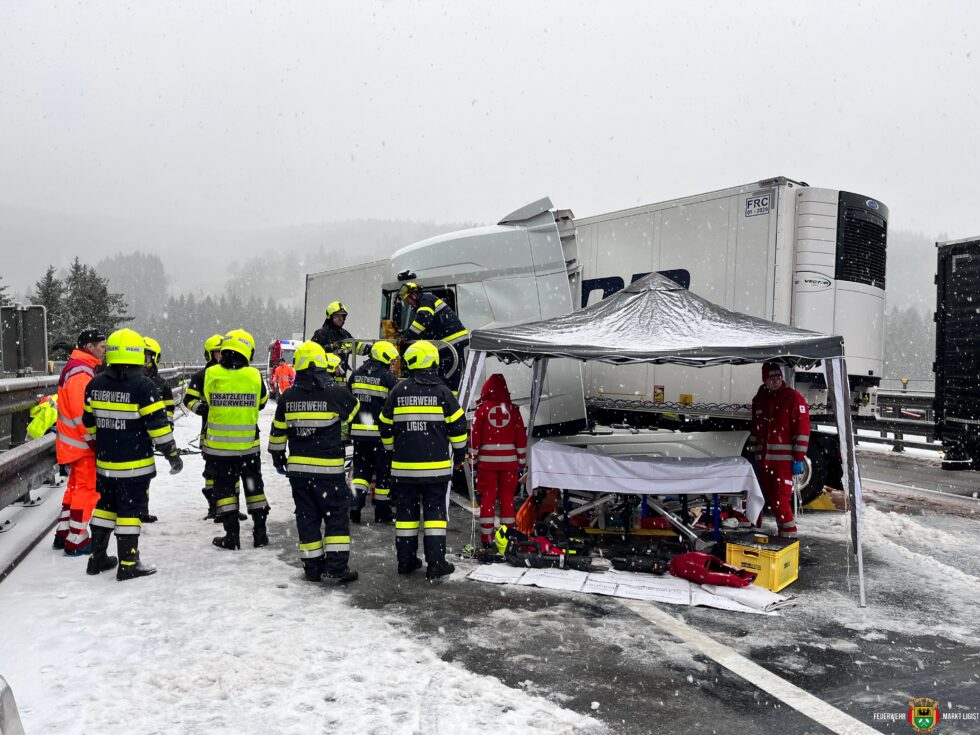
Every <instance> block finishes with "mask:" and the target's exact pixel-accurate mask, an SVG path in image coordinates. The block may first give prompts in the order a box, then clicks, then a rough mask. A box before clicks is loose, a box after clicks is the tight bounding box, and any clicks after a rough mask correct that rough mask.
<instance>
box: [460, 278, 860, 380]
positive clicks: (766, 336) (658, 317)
mask: <svg viewBox="0 0 980 735" xmlns="http://www.w3.org/2000/svg"><path fill="white" fill-rule="evenodd" d="M470 349H471V350H473V351H474V352H488V353H491V354H494V355H496V356H497V357H499V358H501V359H503V360H505V361H508V362H513V361H516V360H520V361H522V362H529V361H531V360H534V359H536V358H542V357H567V358H573V359H577V360H598V361H601V362H609V363H638V362H651V363H665V362H670V363H676V364H681V365H692V366H698V367H704V366H707V365H723V364H729V365H731V364H735V365H741V364H745V363H753V362H764V361H766V360H777V361H780V362H784V363H787V364H797V363H801V362H802V363H815V362H817V361H819V360H823V359H828V358H834V357H843V356H844V341H843V339H842V338H841V337H837V336H830V335H826V334H819V333H817V332H811V331H808V330H806V329H797V328H795V327H790V326H786V325H784V324H776V323H775V322H770V321H766V320H765V319H760V318H758V317H753V316H748V315H746V314H739V313H737V312H734V311H729V310H728V309H725V308H722V307H720V306H718V305H716V304H712V303H711V302H710V301H707V300H706V299H703V298H701V297H700V296H696V295H695V294H693V293H691V292H690V291H688V290H687V289H685V288H682V287H681V286H679V285H677V284H676V283H674V282H673V281H671V280H670V279H668V278H665V277H664V276H662V275H660V274H658V273H651V274H649V275H647V276H645V277H643V278H641V279H640V280H638V281H636V282H635V283H632V284H630V285H629V286H627V287H626V288H624V289H623V290H621V291H619V292H618V293H616V294H615V295H613V296H610V297H609V298H607V299H603V300H602V301H600V302H599V303H597V304H594V305H592V306H590V307H588V308H585V309H581V310H579V311H574V312H572V313H570V314H564V315H562V316H558V317H553V318H551V319H544V320H542V321H536V322H530V323H528V324H518V325H516V326H510V327H504V328H498V329H475V330H473V332H472V334H471V338H470Z"/></svg>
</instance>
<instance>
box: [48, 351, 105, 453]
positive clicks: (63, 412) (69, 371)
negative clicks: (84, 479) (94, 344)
mask: <svg viewBox="0 0 980 735" xmlns="http://www.w3.org/2000/svg"><path fill="white" fill-rule="evenodd" d="M99 362H100V360H99V359H98V358H97V357H95V356H94V355H90V354H89V353H88V352H85V350H74V351H73V352H72V353H71V357H70V358H69V360H68V362H66V363H65V367H64V369H63V370H62V371H61V377H60V378H58V429H57V431H58V437H57V439H56V440H55V450H56V451H57V454H58V464H70V463H72V462H75V461H77V460H79V459H81V458H82V457H93V458H94V457H95V452H94V448H93V446H92V442H91V441H89V434H88V432H87V431H85V427H84V426H82V414H84V413H85V387H86V386H87V385H88V382H89V381H90V380H91V379H92V378H93V377H95V367H96V365H98V364H99Z"/></svg>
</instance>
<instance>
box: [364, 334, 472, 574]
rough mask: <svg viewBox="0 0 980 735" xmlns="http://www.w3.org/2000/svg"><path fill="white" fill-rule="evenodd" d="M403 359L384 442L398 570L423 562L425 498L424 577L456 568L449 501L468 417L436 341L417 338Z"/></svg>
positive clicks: (388, 403) (385, 418)
mask: <svg viewBox="0 0 980 735" xmlns="http://www.w3.org/2000/svg"><path fill="white" fill-rule="evenodd" d="M404 363H405V365H406V366H407V367H408V370H409V373H408V378H407V379H406V380H402V381H401V382H399V383H398V384H397V385H396V386H395V387H394V388H392V389H391V391H390V392H389V393H388V397H387V398H386V399H385V404H384V407H383V408H382V409H381V414H380V415H379V417H378V420H379V422H380V425H381V441H382V443H383V444H384V447H385V449H387V450H389V451H391V453H392V454H391V477H392V480H393V481H394V492H393V495H394V502H395V552H396V555H397V557H398V573H399V574H411V573H412V572H414V571H415V570H416V569H418V568H419V567H421V566H422V562H421V560H420V559H419V558H418V557H417V556H416V554H417V552H418V545H419V539H418V533H419V515H420V514H419V503H420V502H421V505H422V513H421V515H422V517H423V519H424V520H423V523H422V531H423V536H424V540H423V547H424V551H425V560H426V562H427V563H428V567H427V569H426V572H425V576H426V577H427V578H428V579H436V578H438V577H442V576H444V575H447V574H452V573H453V571H454V569H455V567H454V566H453V565H452V564H450V563H449V562H448V561H446V518H447V516H446V505H447V493H448V489H449V482H450V480H451V479H452V474H453V467H455V466H457V465H459V464H461V463H462V461H463V457H464V456H465V455H466V443H467V430H466V417H465V416H464V415H463V409H461V408H460V407H459V403H458V402H457V401H456V397H455V396H454V395H453V394H452V391H451V390H450V389H449V387H448V386H447V385H446V384H445V382H444V381H443V379H442V378H441V377H440V375H439V373H438V369H439V351H438V350H437V349H436V348H435V346H434V345H432V344H431V343H429V342H426V341H424V340H422V341H419V342H414V343H413V344H412V345H411V346H410V347H409V348H408V349H407V350H405V359H404ZM450 444H451V445H452V451H451V452H450V449H449V447H450Z"/></svg>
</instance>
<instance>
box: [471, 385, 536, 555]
mask: <svg viewBox="0 0 980 735" xmlns="http://www.w3.org/2000/svg"><path fill="white" fill-rule="evenodd" d="M470 451H471V454H472V457H473V459H474V460H475V461H476V469H477V472H476V489H477V492H479V493H480V539H481V540H482V541H483V543H485V544H489V543H491V542H492V540H493V533H494V510H495V506H496V503H497V501H498V500H499V501H500V523H501V524H502V525H508V524H513V523H514V493H515V492H516V491H517V471H518V468H521V467H524V466H525V465H526V464H527V429H526V428H525V427H524V419H523V418H522V417H521V412H520V409H518V408H517V406H515V405H514V404H513V403H511V400H510V391H509V390H508V388H507V381H506V380H504V376H503V375H500V374H499V373H494V374H493V375H491V376H490V377H489V378H487V382H486V383H484V384H483V392H482V393H481V394H480V400H479V401H477V409H476V416H475V417H474V419H473V428H472V429H471V432H470Z"/></svg>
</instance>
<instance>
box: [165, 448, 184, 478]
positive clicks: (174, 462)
mask: <svg viewBox="0 0 980 735" xmlns="http://www.w3.org/2000/svg"><path fill="white" fill-rule="evenodd" d="M167 461H168V462H169V463H170V474H171V475H176V474H178V473H179V472H180V471H181V470H182V469H184V460H182V459H181V458H180V453H179V452H178V451H177V450H176V449H173V450H172V451H171V452H170V454H168V455H167Z"/></svg>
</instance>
